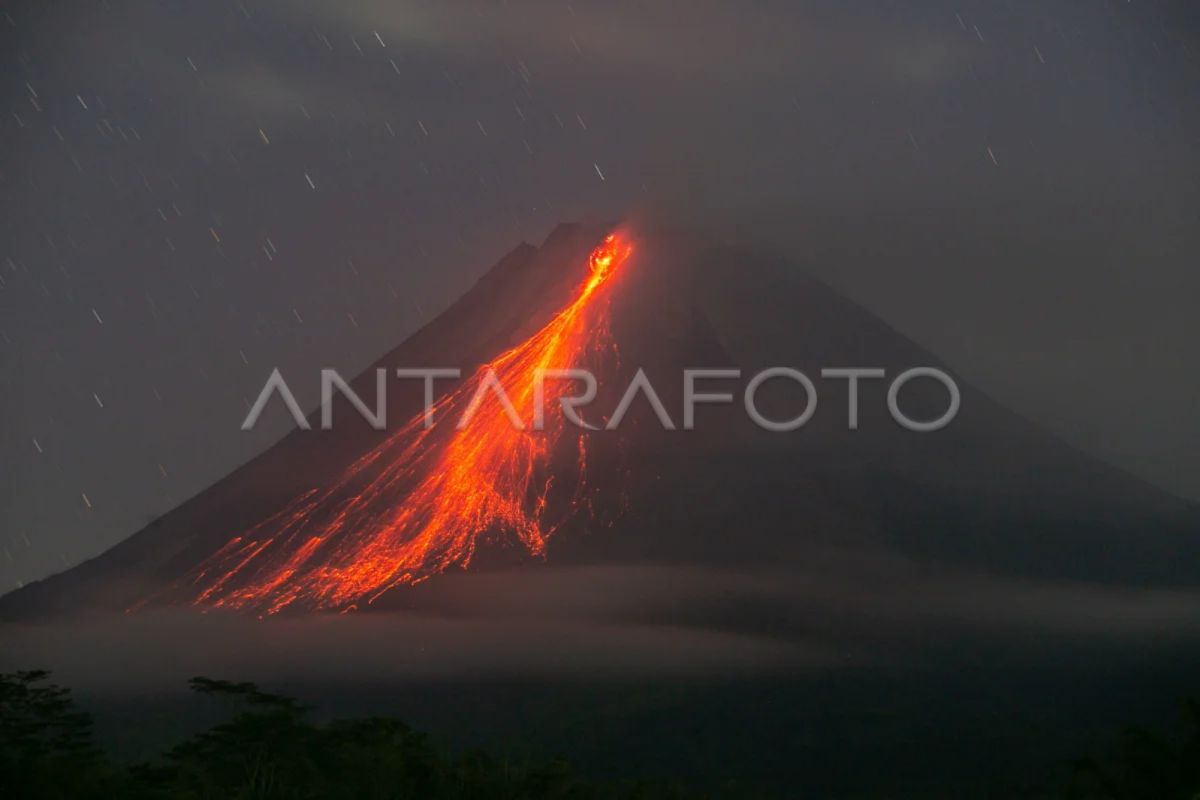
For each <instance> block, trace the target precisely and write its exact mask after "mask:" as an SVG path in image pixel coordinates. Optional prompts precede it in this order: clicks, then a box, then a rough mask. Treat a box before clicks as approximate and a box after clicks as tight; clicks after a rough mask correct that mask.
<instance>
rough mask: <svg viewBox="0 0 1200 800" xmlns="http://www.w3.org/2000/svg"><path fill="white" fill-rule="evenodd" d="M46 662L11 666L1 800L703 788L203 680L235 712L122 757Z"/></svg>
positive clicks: (455, 796)
mask: <svg viewBox="0 0 1200 800" xmlns="http://www.w3.org/2000/svg"><path fill="white" fill-rule="evenodd" d="M48 677H49V675H48V673H46V672H43V671H30V672H16V673H8V674H0V797H3V798H12V800H18V799H19V800H34V799H35V798H36V799H39V800H40V799H41V798H47V799H48V798H72V799H74V798H104V800H115V799H117V798H120V800H125V798H129V800H140V799H142V798H145V799H146V800H154V799H157V798H188V799H189V800H190V799H192V798H194V799H195V800H209V799H210V798H212V800H218V799H219V800H250V799H251V798H254V799H255V800H275V799H276V798H278V799H279V800H284V798H287V799H288V800H301V799H303V798H322V800H324V799H325V798H328V799H329V800H338V799H339V798H347V800H348V799H349V798H354V800H393V799H396V800H400V799H401V798H412V799H413V800H443V798H444V799H446V800H491V799H492V798H512V799H513V800H518V798H519V799H520V800H526V798H528V799H529V800H537V799H540V798H546V800H550V798H555V799H556V800H557V799H559V798H561V799H562V800H568V799H569V800H608V799H609V798H613V799H614V800H615V799H616V798H622V799H625V798H628V799H629V800H660V799H665V798H691V797H697V796H699V795H696V794H694V793H689V792H687V791H685V790H683V789H681V788H677V787H672V786H665V785H660V784H652V783H639V784H615V785H614V784H605V783H598V782H595V781H590V780H587V779H585V778H582V777H580V776H578V775H576V774H574V773H573V772H572V770H571V769H570V767H569V766H568V765H567V764H566V763H564V762H561V761H551V762H547V763H540V764H521V763H513V762H511V761H507V760H503V759H496V758H493V757H490V756H488V755H487V754H485V753H482V752H479V751H471V752H467V753H461V754H452V753H448V752H445V751H443V750H440V749H439V748H437V747H435V746H434V745H433V744H432V743H431V742H430V741H429V739H428V737H426V736H425V735H424V734H422V733H419V732H417V731H414V730H413V729H411V728H409V727H408V726H407V725H405V724H404V723H403V722H400V721H398V720H395V719H388V718H381V717H376V718H366V719H353V720H339V721H334V722H330V723H328V724H316V723H313V722H311V721H309V720H308V719H307V714H306V709H305V708H304V707H303V706H302V705H300V704H298V703H297V702H296V701H295V700H293V699H292V698H290V697H283V696H280V695H276V694H270V693H268V692H264V691H261V690H260V689H259V688H258V687H257V686H255V685H254V684H251V683H231V682H228V681H219V680H211V679H208V678H193V679H192V681H191V688H192V689H193V690H194V691H196V692H200V693H203V694H207V695H219V696H224V697H226V698H228V699H230V700H232V701H234V704H235V706H236V708H237V709H238V710H237V711H236V713H234V714H233V716H232V717H231V718H230V719H229V720H228V721H227V722H224V723H222V724H219V725H217V726H216V727H213V728H211V729H209V730H206V731H204V732H203V733H200V734H198V735H196V736H193V737H192V738H190V739H187V740H186V741H184V742H182V743H180V744H178V745H176V746H174V747H172V748H170V749H169V750H167V751H166V752H164V753H163V754H162V755H161V756H160V757H159V758H157V759H156V760H155V761H153V762H151V763H145V764H135V765H132V766H127V765H119V764H116V763H114V762H113V761H112V760H111V759H110V758H108V756H107V755H106V754H105V753H104V752H103V751H102V750H101V749H99V748H98V747H97V746H96V745H95V743H94V740H93V738H92V720H91V717H90V716H89V715H88V714H86V713H84V712H82V711H80V710H79V709H78V708H76V707H75V705H74V704H73V703H72V701H71V697H70V691H69V690H68V689H65V688H63V687H61V686H57V685H55V684H53V683H50V682H49V681H48Z"/></svg>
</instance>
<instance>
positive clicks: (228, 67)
mask: <svg viewBox="0 0 1200 800" xmlns="http://www.w3.org/2000/svg"><path fill="white" fill-rule="evenodd" d="M0 9H2V10H3V15H2V16H0V61H2V63H3V73H2V74H0V100H2V103H3V120H2V121H0V364H2V367H3V371H2V377H0V381H2V383H0V412H2V414H3V416H2V420H0V442H2V446H3V451H2V453H3V458H2V460H0V465H2V466H0V470H2V473H0V479H2V483H0V548H2V550H0V587H4V588H7V587H10V586H14V585H16V584H17V583H18V582H20V581H28V580H31V579H34V578H37V577H41V576H43V575H45V574H47V573H49V572H52V571H57V570H59V569H61V568H63V567H64V566H68V565H71V564H74V563H77V562H78V561H80V560H82V559H85V558H87V557H89V556H91V555H94V554H96V553H97V552H99V551H101V550H103V549H104V548H106V547H108V546H110V545H111V544H113V543H115V542H116V541H118V540H120V539H121V538H123V537H125V536H127V535H128V534H129V533H131V532H132V531H133V530H135V529H136V528H138V527H140V525H141V524H142V523H143V522H145V521H146V520H147V518H149V517H151V516H154V515H157V514H160V513H162V512H164V511H166V510H168V509H169V508H171V507H172V506H174V505H176V504H178V503H179V502H180V501H182V500H183V499H185V498H187V497H188V496H190V495H191V494H194V493H195V492H197V491H199V490H200V489H202V488H203V487H204V486H206V485H207V484H209V483H211V482H212V481H213V480H215V479H217V478H219V477H221V476H222V475H223V474H225V473H226V472H227V471H228V470H229V469H231V468H232V467H233V466H235V465H237V464H238V463H241V462H242V461H244V460H245V459H246V458H248V457H249V456H251V455H253V454H254V453H256V452H258V451H259V450H261V449H262V448H264V447H265V446H266V445H267V444H269V443H270V442H271V441H273V439H274V438H276V437H277V436H279V435H280V434H281V433H282V431H283V428H282V427H281V425H280V424H278V423H280V422H281V420H279V419H277V420H276V423H277V424H275V425H274V426H267V425H264V426H260V428H259V429H258V430H256V431H255V432H253V433H249V434H247V433H242V432H240V431H239V430H238V426H239V424H240V422H241V420H242V418H243V416H244V414H245V411H246V404H247V399H248V398H250V399H252V398H253V396H254V395H255V394H256V393H257V391H258V389H259V388H260V387H261V385H262V383H263V381H264V379H265V377H266V375H267V374H268V373H269V371H270V369H271V368H273V367H275V366H279V367H280V368H281V369H283V370H284V372H285V374H286V375H289V376H297V379H296V380H294V381H293V384H294V385H296V386H297V388H300V386H301V384H302V383H303V377H302V376H305V375H310V376H312V381H310V383H312V385H311V386H308V387H306V388H307V390H308V391H307V394H306V396H305V399H306V400H307V401H309V402H311V401H312V400H313V399H315V396H316V373H315V369H314V368H315V367H316V366H335V367H339V368H341V369H343V370H346V371H351V370H354V369H357V368H360V367H362V366H365V365H366V364H367V363H369V362H370V361H371V360H373V359H374V358H375V357H377V356H378V355H379V354H381V353H382V352H384V351H386V350H388V349H390V348H391V347H392V346H394V345H395V344H397V343H398V342H399V341H400V340H402V339H403V338H404V337H405V335H407V334H408V333H410V332H411V331H413V330H414V329H415V328H416V327H417V326H419V325H420V324H421V323H423V322H425V321H427V320H429V319H430V318H431V317H432V316H433V315H435V314H436V313H437V311H438V310H439V309H440V308H442V307H444V306H445V305H446V304H447V303H448V302H450V301H451V300H453V299H454V298H455V297H456V296H457V295H458V294H459V293H461V292H462V291H463V290H464V289H465V288H466V287H467V286H468V285H470V283H471V282H472V281H473V280H474V279H475V278H476V277H478V275H479V274H480V273H481V271H482V270H484V269H485V268H486V267H487V266H488V265H490V264H491V263H492V262H493V261H495V260H496V258H497V257H498V256H499V255H501V254H502V253H504V252H506V251H507V250H508V249H510V248H511V247H512V246H513V245H515V244H516V243H517V242H518V241H520V240H521V239H528V240H530V241H538V240H540V239H541V238H542V237H543V236H544V235H545V234H546V233H547V232H548V231H549V229H550V228H551V227H552V226H553V225H554V224H555V223H557V222H559V221H563V220H577V219H581V220H586V221H594V220H600V219H612V218H616V217H619V216H622V215H626V214H638V215H645V216H652V217H657V218H663V219H667V220H671V221H676V222H683V223H687V224H693V225H696V226H698V227H702V228H703V229H705V230H708V231H712V232H714V233H715V234H717V235H723V236H727V237H731V238H737V239H740V240H741V241H743V242H746V243H750V244H753V245H756V246H760V247H765V248H770V249H774V250H777V251H779V252H781V253H783V254H786V255H787V256H788V257H789V258H790V259H791V260H792V262H793V263H795V264H796V265H797V267H798V268H804V269H807V270H810V271H812V272H813V273H815V274H816V275H818V276H819V277H822V278H823V279H825V280H827V281H829V282H830V283H831V284H833V285H834V286H835V287H837V288H839V289H840V290H842V291H843V292H845V293H846V294H848V295H849V296H851V297H852V298H854V299H856V300H858V301H859V302H861V303H862V304H864V305H865V306H867V307H868V308H870V309H872V310H874V311H875V312H876V313H878V314H880V315H881V316H882V317H883V318H885V319H886V320H888V321H889V322H891V323H892V324H894V325H895V326H896V327H898V328H899V329H900V330H902V331H904V332H905V333H907V334H909V335H910V336H912V337H913V338H915V339H917V340H918V341H919V342H921V343H922V344H924V345H926V346H927V347H929V348H930V349H931V350H933V351H934V352H936V353H938V354H939V355H940V356H942V357H943V358H945V359H946V360H947V361H948V362H949V363H950V364H952V365H954V367H955V368H956V369H957V371H958V373H959V375H960V376H961V377H963V378H965V379H967V380H969V381H973V382H975V383H977V384H979V385H980V386H981V387H982V388H984V389H985V390H986V391H988V392H990V393H991V394H993V395H994V396H996V397H997V398H998V399H1000V400H1001V401H1003V402H1005V403H1007V404H1008V405H1010V406H1012V407H1014V408H1016V409H1017V410H1018V411H1020V412H1022V413H1024V414H1026V415H1027V416H1029V417H1031V418H1033V419H1035V420H1038V421H1040V422H1042V423H1043V424H1045V425H1046V426H1048V427H1049V428H1051V429H1052V430H1054V431H1055V432H1057V433H1059V434H1060V435H1062V436H1064V437H1065V438H1067V439H1068V440H1069V441H1071V442H1073V443H1075V444H1077V445H1079V446H1080V447H1082V448H1084V449H1086V450H1088V451H1089V452H1092V453H1094V454H1096V455H1098V456H1100V457H1102V458H1105V459H1106V460H1109V461H1111V462H1113V463H1116V464H1118V465H1120V466H1123V467H1125V468H1126V469H1129V470H1131V471H1133V472H1135V473H1137V474H1139V475H1142V476H1144V477H1145V478H1147V479H1149V480H1151V481H1153V482H1155V483H1157V484H1159V485H1161V486H1163V487H1166V488H1168V489H1170V490H1171V491H1174V492H1176V493H1178V494H1181V495H1184V496H1187V497H1191V498H1197V499H1200V415H1197V414H1196V408H1197V407H1200V371H1198V370H1197V369H1196V364H1197V362H1198V359H1197V344H1196V343H1197V342H1198V341H1200V322H1198V321H1197V314H1196V312H1197V307H1198V305H1200V302H1198V301H1200V272H1198V270H1197V264H1198V263H1200V157H1198V156H1197V146H1198V143H1200V102H1198V101H1200V36H1198V31H1200V26H1198V25H1197V22H1196V16H1195V13H1196V12H1194V11H1192V10H1190V9H1189V4H1188V3H1186V2H1162V3H1150V2H1140V1H1138V0H1134V1H1133V2H1125V0H1097V2H1089V3H1080V2H1078V0H1036V1H1034V0H1029V2H1016V1H1015V0H1014V1H1012V2H1002V1H1001V0H986V1H985V0H961V2H937V1H934V0H907V1H905V2H901V1H900V0H893V1H891V2H884V1H883V0H864V1H863V2H853V3H851V2H844V0H840V1H838V2H834V1H833V0H824V1H823V2H802V1H801V0H788V2H748V0H739V1H737V2H734V1H733V0H730V2H708V1H706V0H687V1H686V2H684V1H682V0H681V1H679V2H628V1H625V0H607V1H606V2H599V1H597V2H582V1H580V2H574V3H567V2H554V3H533V2H516V1H515V0H512V1H510V2H500V1H498V0H488V1H487V2H482V1H480V2H454V3H450V2H439V3H434V2H405V1H404V0H337V1H336V2H335V1H334V0H326V1H325V2H317V1H316V0H287V2H282V1H281V2H250V0H246V2H225V1H224V0H210V1H209V2H203V3H184V2H153V3H151V2H130V3H126V2H119V1H118V0H110V1H109V2H91V1H90V0H89V1H88V2H71V1H70V0H65V1H64V2H54V3H46V2H15V3H8V4H5V5H4V6H0Z"/></svg>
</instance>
